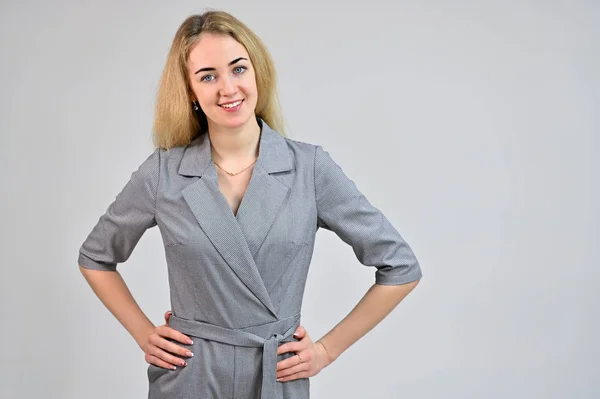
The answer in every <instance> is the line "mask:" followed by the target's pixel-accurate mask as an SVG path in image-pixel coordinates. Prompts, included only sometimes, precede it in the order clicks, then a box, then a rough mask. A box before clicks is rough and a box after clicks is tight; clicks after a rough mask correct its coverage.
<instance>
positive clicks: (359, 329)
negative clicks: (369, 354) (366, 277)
mask: <svg viewBox="0 0 600 399" xmlns="http://www.w3.org/2000/svg"><path fill="white" fill-rule="evenodd" d="M418 283H419V280H416V281H413V282H410V283H407V284H401V285H383V284H373V286H371V288H369V290H368V291H367V293H366V294H365V295H364V296H363V297H362V299H361V300H360V301H359V302H358V304H357V305H356V306H355V307H354V309H352V311H351V312H350V313H349V314H348V315H347V316H346V317H345V318H344V319H343V320H342V321H341V322H339V323H338V324H337V325H336V326H335V327H334V328H333V329H331V331H329V332H328V333H327V334H325V335H324V336H323V337H322V338H321V339H319V340H318V341H317V342H320V343H321V345H323V347H324V348H325V350H326V351H327V355H328V357H329V359H328V363H331V362H333V361H334V360H335V359H337V358H338V357H339V356H340V355H341V354H342V353H343V352H344V351H345V350H346V349H348V348H349V347H350V346H351V345H352V344H354V343H355V342H356V341H358V340H359V339H360V338H361V337H362V336H364V335H365V334H366V333H367V332H369V331H370V330H371V329H372V328H373V327H375V326H376V325H377V324H379V322H380V321H381V320H383V319H384V318H385V317H386V316H387V315H388V314H389V313H390V312H391V311H392V310H393V309H394V308H395V307H396V306H397V305H398V304H399V303H400V302H401V301H402V300H403V299H404V298H405V297H406V296H407V295H408V294H409V293H410V292H411V291H412V290H413V289H414V288H415V287H416V286H417V284H418Z"/></svg>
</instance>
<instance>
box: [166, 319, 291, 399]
mask: <svg viewBox="0 0 600 399" xmlns="http://www.w3.org/2000/svg"><path fill="white" fill-rule="evenodd" d="M299 325H300V313H298V314H295V315H294V316H291V317H288V318H285V319H282V320H277V321H274V322H271V323H267V324H261V325H258V326H251V327H246V328H241V329H235V330H234V329H230V328H226V327H221V326H217V325H215V324H210V323H206V322H203V321H198V320H190V319H184V318H181V317H178V316H175V315H174V314H173V315H171V317H170V319H169V327H172V328H174V329H176V330H178V331H181V332H182V333H184V334H188V335H191V336H194V337H198V338H202V339H207V340H211V341H216V342H220V343H223V344H228V345H234V346H244V347H250V348H261V347H262V348H263V359H262V388H261V396H260V398H261V399H278V398H282V396H283V393H282V390H281V385H280V383H278V382H277V381H276V380H275V378H276V375H277V370H276V369H277V348H278V347H279V344H280V343H282V342H295V339H294V338H293V337H292V334H293V333H294V331H296V328H298V326H299Z"/></svg>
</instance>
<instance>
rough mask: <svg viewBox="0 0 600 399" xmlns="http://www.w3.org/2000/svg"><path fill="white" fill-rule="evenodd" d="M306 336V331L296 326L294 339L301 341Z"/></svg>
mask: <svg viewBox="0 0 600 399" xmlns="http://www.w3.org/2000/svg"><path fill="white" fill-rule="evenodd" d="M306 335H308V334H307V333H306V329H305V328H304V327H302V326H298V328H297V329H296V331H295V332H294V338H299V339H302V338H304V337H305V336H306Z"/></svg>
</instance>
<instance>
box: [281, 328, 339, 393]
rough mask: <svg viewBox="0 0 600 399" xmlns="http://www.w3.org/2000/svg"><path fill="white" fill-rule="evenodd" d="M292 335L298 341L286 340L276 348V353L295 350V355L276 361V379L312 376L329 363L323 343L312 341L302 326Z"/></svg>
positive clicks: (284, 379) (289, 379)
mask: <svg viewBox="0 0 600 399" xmlns="http://www.w3.org/2000/svg"><path fill="white" fill-rule="evenodd" d="M294 336H295V337H296V338H299V339H300V341H299V342H286V343H285V344H282V345H279V348H278V349H277V354H278V355H280V354H282V353H286V352H296V355H295V356H292V357H288V358H287V359H284V360H282V361H280V362H278V363H277V381H280V382H285V381H291V380H295V379H297V378H308V377H312V376H314V375H317V374H318V373H319V372H320V371H321V370H323V369H324V368H325V367H327V366H329V364H331V360H330V359H329V355H328V354H327V351H326V349H325V347H324V346H323V344H322V343H321V342H319V341H317V342H312V340H311V339H310V337H309V336H308V333H307V332H306V329H305V328H304V327H302V326H300V327H298V328H297V329H296V333H295V334H294Z"/></svg>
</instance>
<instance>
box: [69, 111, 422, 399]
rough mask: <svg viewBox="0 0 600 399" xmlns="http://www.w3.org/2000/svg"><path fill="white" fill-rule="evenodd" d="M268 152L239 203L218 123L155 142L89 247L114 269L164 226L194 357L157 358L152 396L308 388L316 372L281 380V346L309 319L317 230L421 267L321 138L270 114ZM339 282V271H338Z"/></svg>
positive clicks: (367, 256)
mask: <svg viewBox="0 0 600 399" xmlns="http://www.w3.org/2000/svg"><path fill="white" fill-rule="evenodd" d="M258 122H259V125H260V126H261V136H260V143H259V156H258V160H257V162H256V164H255V166H254V170H253V172H252V177H251V179H250V182H249V184H248V187H247V189H246V192H245V194H244V197H243V200H242V202H241V204H240V206H239V209H238V212H237V215H234V214H233V212H232V210H231V208H230V207H229V204H228V202H227V200H226V198H225V197H224V196H223V195H222V194H221V192H220V190H219V188H218V180H217V172H216V169H215V166H214V164H213V162H212V160H211V152H210V141H209V136H208V135H202V136H200V137H198V138H196V139H194V140H193V141H192V142H191V143H190V144H188V145H185V146H180V147H175V148H172V149H169V150H164V149H157V150H155V151H154V152H153V153H152V154H151V155H150V156H149V157H148V158H147V159H146V160H145V161H144V162H143V163H142V164H141V166H140V167H139V168H138V169H137V170H136V171H135V172H133V173H132V175H131V179H130V180H129V182H128V183H127V184H126V185H125V187H124V188H123V190H122V191H121V192H120V193H119V194H118V195H117V196H116V199H115V200H114V202H113V203H111V204H110V206H109V207H108V209H107V210H106V213H104V214H103V215H102V216H101V217H100V219H99V221H98V223H97V224H96V225H95V227H94V228H93V229H92V231H91V232H90V234H89V235H88V237H87V239H86V240H85V241H84V242H83V244H82V246H81V248H80V251H79V259H78V261H79V264H80V265H81V266H83V267H85V268H89V269H97V270H109V271H111V270H112V271H114V270H116V267H117V264H118V263H121V262H125V261H126V260H127V259H128V258H129V256H130V255H131V253H132V251H133V249H134V247H135V246H136V244H137V243H138V241H139V239H140V238H141V236H142V235H143V234H144V231H145V230H146V229H148V228H151V227H153V226H158V227H159V230H160V234H161V236H162V240H163V243H164V248H165V256H166V265H167V268H168V276H169V287H170V300H171V309H172V310H173V316H172V317H171V319H170V322H169V325H170V326H171V327H173V328H174V329H176V330H179V331H181V332H183V333H184V334H186V335H189V336H191V337H192V339H193V341H194V343H193V344H192V345H184V344H179V343H178V344H179V345H181V346H184V347H187V348H189V349H190V350H191V351H192V352H193V353H194V357H192V358H185V360H186V361H187V363H188V365H187V367H178V368H177V369H176V370H169V369H164V368H161V367H158V366H154V365H149V366H148V381H149V394H148V398H149V399H167V398H168V399H192V398H193V399H249V398H260V399H284V398H285V399H306V398H309V379H308V378H303V379H297V380H293V381H288V382H277V381H276V380H275V374H276V372H275V368H276V364H277V362H279V361H281V360H283V359H285V358H288V357H291V356H294V355H295V354H294V353H285V354H281V355H277V348H278V346H279V345H281V344H282V343H284V342H290V341H293V340H295V338H293V337H292V334H293V333H294V331H295V329H296V327H297V326H298V325H300V322H301V319H300V310H301V306H302V298H303V293H304V288H305V283H306V277H307V274H308V268H309V265H310V261H311V257H312V254H313V248H314V244H315V234H316V232H317V230H318V228H319V227H321V228H325V229H327V230H331V231H333V232H335V233H336V234H337V235H338V236H339V237H340V239H342V240H343V241H344V242H346V243H347V244H349V245H350V246H351V247H352V249H353V250H354V253H355V254H356V257H357V259H358V260H359V261H360V262H361V263H362V264H363V265H366V266H373V267H375V268H376V270H375V283H377V284H388V285H395V284H405V283H408V282H411V281H415V280H418V279H420V278H421V269H420V267H419V263H418V261H417V259H416V258H415V256H414V254H413V252H412V250H411V249H410V247H409V246H408V244H407V243H406V242H405V240H404V239H403V238H402V237H401V236H400V234H399V233H398V232H397V231H396V229H395V228H394V227H393V226H392V225H391V224H390V222H389V221H388V220H387V219H386V218H385V216H384V215H383V214H382V213H381V212H380V211H379V210H378V209H377V208H376V207H374V206H373V205H372V204H370V203H369V201H368V200H367V199H366V198H365V196H363V195H362V194H361V193H360V191H359V190H358V189H357V187H356V185H355V184H354V183H353V181H352V180H350V179H349V178H348V177H347V176H346V175H345V174H344V172H343V171H342V169H341V168H340V167H339V166H338V165H337V164H336V163H335V162H334V161H333V160H332V158H331V157H330V156H329V154H328V153H327V152H326V151H324V150H323V148H322V147H321V146H318V145H313V144H308V143H303V142H299V141H295V140H291V139H288V138H285V137H283V136H281V135H279V134H278V133H277V132H275V131H273V130H272V129H271V128H270V127H269V126H268V125H267V124H266V123H265V122H264V121H263V120H262V119H260V118H258ZM333 283H335V282H333Z"/></svg>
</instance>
